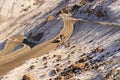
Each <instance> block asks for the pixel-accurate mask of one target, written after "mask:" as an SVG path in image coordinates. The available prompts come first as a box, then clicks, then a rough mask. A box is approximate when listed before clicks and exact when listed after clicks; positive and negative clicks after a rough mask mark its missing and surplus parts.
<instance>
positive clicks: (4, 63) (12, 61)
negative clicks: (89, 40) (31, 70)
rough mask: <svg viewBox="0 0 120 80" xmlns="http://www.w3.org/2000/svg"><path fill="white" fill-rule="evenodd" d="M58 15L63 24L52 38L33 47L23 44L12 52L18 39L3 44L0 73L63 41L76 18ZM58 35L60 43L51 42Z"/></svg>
mask: <svg viewBox="0 0 120 80" xmlns="http://www.w3.org/2000/svg"><path fill="white" fill-rule="evenodd" d="M60 17H61V18H62V20H63V22H64V26H63V28H62V30H61V31H60V33H59V34H58V35H56V36H55V37H54V38H53V39H51V40H48V41H46V42H44V43H42V44H40V45H37V46H35V47H33V48H30V47H29V46H27V45H24V47H23V48H21V49H19V50H17V51H14V52H12V51H13V48H15V47H16V45H17V44H18V43H20V42H21V41H20V42H19V41H18V42H17V43H15V44H14V45H13V44H11V43H9V45H7V44H6V45H7V46H5V47H6V48H4V49H3V51H2V52H1V56H0V75H3V74H5V73H7V72H9V71H10V70H12V69H14V68H15V67H17V66H20V65H21V64H23V63H24V62H25V61H26V60H28V59H31V58H35V57H39V56H41V55H43V54H45V53H47V52H49V51H50V50H51V49H54V48H56V47H57V46H58V45H60V44H62V43H65V42H66V41H67V40H68V39H69V38H70V36H71V34H72V33H73V30H74V22H75V21H76V19H74V18H71V17H70V16H69V15H67V14H62V15H60ZM60 35H64V38H63V39H62V41H61V42H60V43H52V41H54V40H55V39H56V38H57V37H59V36H60ZM21 39H24V38H23V37H22V38H21ZM10 45H13V46H10ZM9 47H11V48H9Z"/></svg>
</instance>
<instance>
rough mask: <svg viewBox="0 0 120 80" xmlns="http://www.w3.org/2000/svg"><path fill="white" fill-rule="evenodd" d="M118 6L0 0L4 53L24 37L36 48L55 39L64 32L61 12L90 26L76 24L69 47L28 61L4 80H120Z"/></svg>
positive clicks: (84, 0) (107, 1)
mask: <svg viewBox="0 0 120 80" xmlns="http://www.w3.org/2000/svg"><path fill="white" fill-rule="evenodd" d="M119 4H120V1H119V0H28V1H27V0H23V1H21V0H17V1H14V0H1V1H0V42H1V44H0V47H1V50H2V49H3V47H4V44H5V40H6V39H7V38H9V37H10V36H12V35H18V34H22V35H24V36H25V37H26V38H27V40H28V41H30V42H33V43H35V44H36V45H37V44H40V43H42V42H44V41H47V40H49V39H51V38H52V37H54V36H55V35H56V34H58V33H59V31H60V30H61V28H62V24H63V23H62V21H57V19H58V18H59V15H58V14H60V13H62V12H63V13H69V12H70V13H72V15H73V17H74V18H77V19H83V20H86V21H84V22H81V21H76V23H75V25H74V33H73V34H72V36H71V38H70V39H69V41H68V42H67V43H64V44H62V45H61V46H58V47H57V48H55V49H53V50H51V51H50V52H49V53H47V54H45V55H43V56H40V57H38V58H34V59H31V60H28V61H26V62H25V63H24V64H22V65H21V66H19V67H16V68H15V69H14V70H12V71H10V72H8V73H7V74H5V75H3V76H0V80H27V79H30V80H120V26H119V25H120V10H119V8H120V5H119ZM6 5H9V6H6ZM96 21H97V22H104V24H98V23H96ZM110 23H112V24H110Z"/></svg>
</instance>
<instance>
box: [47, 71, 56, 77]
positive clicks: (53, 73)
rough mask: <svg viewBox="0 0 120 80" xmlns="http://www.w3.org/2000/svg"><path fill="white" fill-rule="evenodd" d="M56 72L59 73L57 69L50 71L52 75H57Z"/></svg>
mask: <svg viewBox="0 0 120 80" xmlns="http://www.w3.org/2000/svg"><path fill="white" fill-rule="evenodd" d="M56 73H57V72H56V70H51V71H50V73H49V75H50V76H55V75H56Z"/></svg>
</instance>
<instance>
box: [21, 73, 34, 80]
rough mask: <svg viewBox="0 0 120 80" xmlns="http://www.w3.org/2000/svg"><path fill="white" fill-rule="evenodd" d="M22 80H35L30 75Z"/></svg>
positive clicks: (26, 75)
mask: <svg viewBox="0 0 120 80" xmlns="http://www.w3.org/2000/svg"><path fill="white" fill-rule="evenodd" d="M22 80H35V79H34V78H33V77H32V76H31V75H30V74H25V75H24V76H23V78H22Z"/></svg>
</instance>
